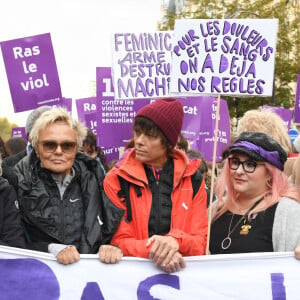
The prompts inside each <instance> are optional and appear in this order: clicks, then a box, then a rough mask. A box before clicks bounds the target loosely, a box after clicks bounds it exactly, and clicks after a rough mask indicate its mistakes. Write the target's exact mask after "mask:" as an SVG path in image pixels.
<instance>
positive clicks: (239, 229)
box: [210, 132, 300, 256]
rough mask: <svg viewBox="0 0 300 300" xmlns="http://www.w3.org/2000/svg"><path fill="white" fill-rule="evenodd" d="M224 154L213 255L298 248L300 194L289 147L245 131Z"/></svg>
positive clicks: (213, 238)
mask: <svg viewBox="0 0 300 300" xmlns="http://www.w3.org/2000/svg"><path fill="white" fill-rule="evenodd" d="M223 157H224V167H223V170H222V172H221V174H220V176H219V178H218V181H217V185H216V195H217V199H218V200H217V202H215V203H213V205H214V206H213V221H212V225H211V238H210V252H211V254H225V253H246V252H273V251H294V250H295V248H296V247H297V245H300V218H299V216H300V203H299V199H300V196H299V190H297V189H296V188H295V187H293V186H291V185H290V184H289V182H288V178H287V176H286V175H285V174H284V173H283V165H284V163H285V161H286V159H287V154H286V152H285V151H284V149H283V148H282V147H281V146H280V145H279V144H278V143H277V142H276V141H275V140H274V139H273V138H271V137H270V136H268V135H266V134H265V133H262V132H243V133H241V134H240V135H239V137H238V138H237V139H236V140H235V142H234V143H233V144H232V145H231V146H230V147H229V148H228V149H227V150H226V151H225V152H224V155H223ZM296 256H297V252H296Z"/></svg>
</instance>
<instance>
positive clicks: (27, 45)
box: [1, 33, 62, 112]
mask: <svg viewBox="0 0 300 300" xmlns="http://www.w3.org/2000/svg"><path fill="white" fill-rule="evenodd" d="M1 49H2V54H3V59H4V63H5V68H6V73H7V78H8V83H9V88H10V93H11V97H12V101H13V106H14V110H15V112H21V111H27V110H31V109H34V108H36V107H38V106H41V105H53V104H57V102H58V101H59V99H60V98H61V97H62V95H61V89H60V82H59V78H58V72H57V67H56V62H55V57H54V51H53V47H52V42H51V37H50V34H49V33H46V34H41V35H36V36H31V37H26V38H20V39H15V40H10V41H5V42H1Z"/></svg>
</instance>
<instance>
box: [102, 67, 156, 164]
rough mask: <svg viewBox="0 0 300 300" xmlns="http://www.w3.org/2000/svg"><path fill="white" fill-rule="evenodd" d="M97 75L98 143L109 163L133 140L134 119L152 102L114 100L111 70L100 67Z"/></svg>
mask: <svg viewBox="0 0 300 300" xmlns="http://www.w3.org/2000/svg"><path fill="white" fill-rule="evenodd" d="M96 73H97V75H96V78H97V81H96V85H97V88H96V90H97V98H98V102H97V122H96V124H97V130H96V131H97V141H98V145H99V146H100V147H101V148H102V149H103V151H104V153H105V156H106V159H107V161H111V160H113V159H118V158H119V148H120V147H125V146H126V144H127V142H128V141H129V140H130V139H131V138H132V126H133V123H134V117H135V115H136V113H137V111H138V110H139V109H140V108H142V107H143V106H144V105H146V104H148V103H150V100H149V99H139V100H134V101H133V100H129V99H126V100H114V89H113V85H112V76H111V68H106V67H98V68H97V70H96Z"/></svg>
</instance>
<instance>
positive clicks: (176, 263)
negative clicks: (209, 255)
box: [160, 251, 186, 273]
mask: <svg viewBox="0 0 300 300" xmlns="http://www.w3.org/2000/svg"><path fill="white" fill-rule="evenodd" d="M185 266H186V264H185V261H184V259H183V257H182V255H181V254H180V253H179V252H178V251H177V252H175V254H174V255H173V257H172V259H171V261H170V262H169V263H168V264H167V265H166V264H164V262H163V263H162V264H161V266H160V267H161V269H162V270H163V271H165V272H167V273H174V272H178V271H180V270H181V269H183V268H185Z"/></svg>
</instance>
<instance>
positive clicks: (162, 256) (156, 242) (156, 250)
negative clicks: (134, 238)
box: [146, 235, 179, 266]
mask: <svg viewBox="0 0 300 300" xmlns="http://www.w3.org/2000/svg"><path fill="white" fill-rule="evenodd" d="M151 244H152V248H151V250H150V259H153V261H154V262H155V264H156V265H157V266H162V264H164V265H166V266H167V265H168V264H169V263H170V262H171V261H172V259H173V256H174V254H175V253H176V252H177V251H178V249H179V245H178V242H177V241H176V239H174V238H173V237H171V236H161V235H153V236H152V237H151V238H149V239H148V241H147V243H146V247H149V246H150V245H151Z"/></svg>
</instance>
